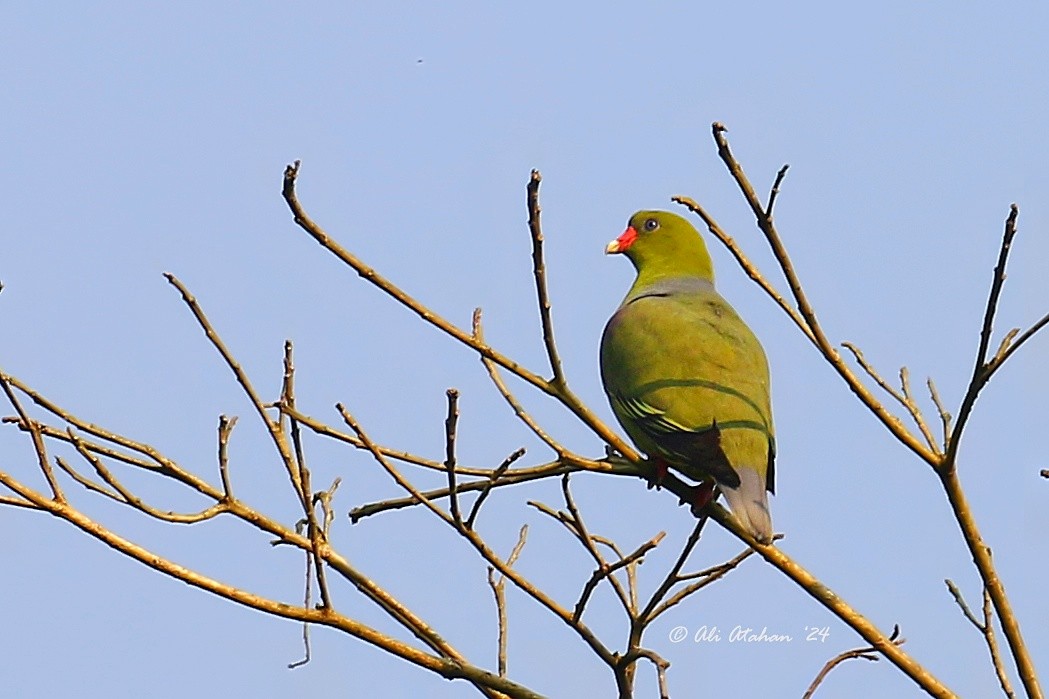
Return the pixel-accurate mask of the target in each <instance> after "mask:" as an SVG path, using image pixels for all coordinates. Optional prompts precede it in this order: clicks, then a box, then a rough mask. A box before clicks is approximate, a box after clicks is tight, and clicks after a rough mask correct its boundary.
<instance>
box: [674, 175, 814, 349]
mask: <svg viewBox="0 0 1049 699" xmlns="http://www.w3.org/2000/svg"><path fill="white" fill-rule="evenodd" d="M670 199H671V201H673V202H676V203H678V204H681V205H682V206H684V207H685V208H687V209H688V210H689V211H691V212H692V213H694V214H696V215H697V216H699V217H700V218H701V219H703V223H705V224H706V226H707V230H708V231H710V233H711V235H713V236H714V237H715V238H717V239H718V240H719V241H721V244H722V245H724V246H725V247H726V248H727V249H728V251H729V252H730V253H732V256H733V257H735V258H736V262H737V263H738V264H739V266H740V267H741V268H742V269H743V271H744V272H746V273H747V276H748V277H750V278H751V279H752V280H753V281H754V282H756V283H757V285H758V286H760V287H761V288H762V289H764V291H765V293H766V294H768V296H769V298H771V299H772V300H773V301H775V302H776V305H777V306H779V307H780V309H781V310H782V311H783V312H784V313H786V314H787V315H788V316H790V319H791V320H793V321H794V324H795V325H796V326H798V329H799V330H801V332H802V333H804V334H805V336H806V337H807V338H809V340H810V341H811V342H812V343H813V344H816V338H815V336H813V334H812V330H811V329H810V328H809V326H808V323H806V322H805V319H804V318H802V316H801V314H800V313H798V311H797V310H796V309H795V308H794V307H793V306H791V305H790V304H789V303H787V300H786V299H785V298H783V296H782V295H781V294H780V293H779V292H778V291H776V288H775V287H774V286H772V283H771V282H770V281H769V280H767V279H765V276H764V275H763V274H762V273H761V272H760V271H758V268H757V266H755V265H754V263H752V262H751V261H750V260H749V259H747V256H746V255H744V254H743V250H742V249H741V248H740V247H739V245H737V244H736V241H735V240H734V239H733V238H732V236H730V235H729V234H728V233H726V232H725V230H724V229H723V228H722V227H721V225H720V224H719V223H718V222H717V221H716V220H714V217H713V216H711V215H710V214H708V213H707V211H706V209H704V208H703V207H702V206H700V205H699V203H698V202H696V201H695V200H694V199H691V198H690V197H684V196H674V197H671V198H670Z"/></svg>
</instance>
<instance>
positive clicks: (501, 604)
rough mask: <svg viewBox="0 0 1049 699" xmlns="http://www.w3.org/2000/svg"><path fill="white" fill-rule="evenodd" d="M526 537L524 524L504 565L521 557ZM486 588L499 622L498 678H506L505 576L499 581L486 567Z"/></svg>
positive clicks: (511, 565) (510, 565) (509, 564)
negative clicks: (491, 595) (490, 592)
mask: <svg viewBox="0 0 1049 699" xmlns="http://www.w3.org/2000/svg"><path fill="white" fill-rule="evenodd" d="M527 537H528V525H527V524H524V525H522V526H521V531H520V532H519V533H518V534H517V544H516V545H515V546H514V548H513V550H512V551H511V552H510V557H509V558H507V559H506V565H507V566H509V567H513V565H514V563H516V562H517V557H518V556H520V555H521V551H522V550H523V549H524V545H525V540H526V539H527ZM488 586H489V587H491V588H492V594H493V595H494V596H495V609H496V615H497V618H498V621H499V641H498V649H499V650H498V663H499V676H500V677H506V671H507V661H506V643H507V638H508V636H507V633H508V627H507V614H506V576H505V575H500V576H499V579H498V580H496V578H495V568H493V567H491V566H489V567H488Z"/></svg>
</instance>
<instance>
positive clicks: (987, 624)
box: [944, 580, 1016, 699]
mask: <svg viewBox="0 0 1049 699" xmlns="http://www.w3.org/2000/svg"><path fill="white" fill-rule="evenodd" d="M944 582H945V583H946V584H947V589H948V590H949V591H950V593H951V596H952V597H954V601H955V602H956V603H957V604H958V606H959V607H960V608H961V610H962V614H964V615H965V618H966V619H968V620H969V622H970V623H971V624H972V625H973V626H975V627H976V630H977V631H979V632H980V635H982V636H983V639H984V642H985V643H986V644H987V650H988V651H989V652H990V654H991V663H992V664H993V665H994V674H995V675H997V677H998V683H999V684H1000V685H1001V687H1002V692H1003V693H1004V694H1005V696H1007V697H1009V699H1013V697H1015V696H1016V693H1015V692H1013V688H1012V684H1011V683H1010V682H1009V676H1008V675H1007V674H1006V672H1005V664H1004V663H1003V662H1002V654H1001V651H1000V650H999V648H998V639H996V638H995V635H994V612H993V611H992V609H991V595H990V594H989V593H988V592H987V588H986V587H985V588H984V589H983V621H982V622H981V621H979V620H978V619H977V618H976V615H975V614H973V612H972V610H971V609H969V605H967V604H966V603H965V599H964V598H963V597H962V592H961V590H959V589H958V586H957V585H955V584H954V582H953V581H952V580H944Z"/></svg>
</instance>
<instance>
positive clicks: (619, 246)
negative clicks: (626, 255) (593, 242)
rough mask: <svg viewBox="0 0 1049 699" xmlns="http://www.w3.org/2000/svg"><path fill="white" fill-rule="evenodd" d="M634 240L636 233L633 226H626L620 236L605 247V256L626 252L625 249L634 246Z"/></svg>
mask: <svg viewBox="0 0 1049 699" xmlns="http://www.w3.org/2000/svg"><path fill="white" fill-rule="evenodd" d="M635 240H637V231H636V230H635V229H634V227H633V226H628V227H627V229H626V230H625V231H623V234H622V235H620V236H619V237H618V238H616V239H615V240H613V241H612V242H611V243H609V244H608V246H607V247H605V254H607V255H613V254H615V253H617V252H626V251H627V249H628V248H629V247H630V246H631V245H633V244H634V241H635Z"/></svg>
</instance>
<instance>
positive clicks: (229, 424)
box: [219, 415, 237, 499]
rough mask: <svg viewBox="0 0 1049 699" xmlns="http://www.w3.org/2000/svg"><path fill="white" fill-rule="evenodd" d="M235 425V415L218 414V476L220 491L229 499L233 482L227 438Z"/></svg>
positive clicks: (231, 495)
mask: <svg viewBox="0 0 1049 699" xmlns="http://www.w3.org/2000/svg"><path fill="white" fill-rule="evenodd" d="M236 426H237V416H236V415H234V416H233V417H227V416H226V415H219V477H220V478H221V479H222V491H223V492H224V493H225V494H226V497H227V498H230V499H232V498H233V483H232V482H231V481H230V477H229V438H230V435H231V434H232V433H233V428H234V427H236Z"/></svg>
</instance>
